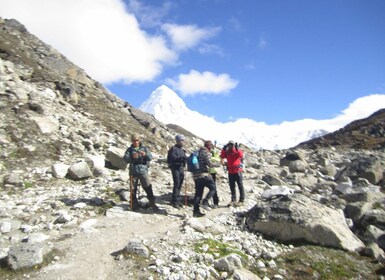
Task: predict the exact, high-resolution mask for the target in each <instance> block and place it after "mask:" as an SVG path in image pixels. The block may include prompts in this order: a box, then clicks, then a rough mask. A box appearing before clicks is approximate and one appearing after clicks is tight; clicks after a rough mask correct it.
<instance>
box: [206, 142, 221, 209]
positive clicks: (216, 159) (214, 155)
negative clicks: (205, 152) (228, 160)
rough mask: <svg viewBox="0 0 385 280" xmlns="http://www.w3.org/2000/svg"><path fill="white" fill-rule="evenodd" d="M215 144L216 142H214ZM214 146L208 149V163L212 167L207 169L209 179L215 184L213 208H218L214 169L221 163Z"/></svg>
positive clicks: (215, 172)
mask: <svg viewBox="0 0 385 280" xmlns="http://www.w3.org/2000/svg"><path fill="white" fill-rule="evenodd" d="M214 143H216V142H214ZM215 146H216V145H215V144H214V145H213V146H212V147H210V149H209V151H210V153H211V158H210V161H211V163H212V165H213V166H214V167H210V168H209V173H210V175H211V177H212V178H213V181H214V184H215V194H214V196H213V208H218V207H219V197H218V188H217V170H216V168H215V167H219V166H220V163H221V158H220V156H219V153H218V152H217V151H216V150H215Z"/></svg>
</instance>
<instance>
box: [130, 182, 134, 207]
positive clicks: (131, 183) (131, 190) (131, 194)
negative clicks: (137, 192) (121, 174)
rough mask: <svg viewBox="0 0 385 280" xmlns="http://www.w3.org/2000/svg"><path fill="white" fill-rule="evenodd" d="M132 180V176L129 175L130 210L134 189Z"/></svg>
mask: <svg viewBox="0 0 385 280" xmlns="http://www.w3.org/2000/svg"><path fill="white" fill-rule="evenodd" d="M133 181H134V178H133V176H132V175H130V209H131V211H132V203H133V202H132V201H133V192H134V190H133V183H134V182H133Z"/></svg>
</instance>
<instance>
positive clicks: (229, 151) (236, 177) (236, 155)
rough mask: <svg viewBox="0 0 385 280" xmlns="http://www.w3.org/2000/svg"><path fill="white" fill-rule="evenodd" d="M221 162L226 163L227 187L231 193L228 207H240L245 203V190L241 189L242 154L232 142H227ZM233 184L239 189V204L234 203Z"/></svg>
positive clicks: (222, 152) (234, 192)
mask: <svg viewBox="0 0 385 280" xmlns="http://www.w3.org/2000/svg"><path fill="white" fill-rule="evenodd" d="M220 156H221V158H222V160H224V159H226V161H227V172H228V174H229V175H228V176H229V177H228V178H229V185H230V191H231V202H230V204H229V206H236V205H242V204H243V203H244V201H245V190H244V188H243V176H242V171H243V170H242V160H243V152H242V150H241V149H239V148H238V145H237V144H234V141H229V143H228V144H227V145H225V146H224V147H223V149H222V151H221V155H220ZM235 183H237V185H238V189H239V202H238V203H237V201H236V191H235Z"/></svg>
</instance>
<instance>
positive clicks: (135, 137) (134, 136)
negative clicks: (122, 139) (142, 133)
mask: <svg viewBox="0 0 385 280" xmlns="http://www.w3.org/2000/svg"><path fill="white" fill-rule="evenodd" d="M139 139H140V137H139V134H137V133H134V134H132V135H131V141H134V140H139Z"/></svg>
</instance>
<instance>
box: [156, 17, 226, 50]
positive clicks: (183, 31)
mask: <svg viewBox="0 0 385 280" xmlns="http://www.w3.org/2000/svg"><path fill="white" fill-rule="evenodd" d="M162 30H163V31H164V32H166V34H167V35H168V36H169V37H170V39H171V42H172V44H173V46H174V48H175V49H177V50H186V49H190V48H193V47H195V46H197V45H198V44H199V43H201V42H202V41H204V40H207V39H209V38H211V37H213V36H215V35H216V34H218V32H219V31H220V28H206V29H205V28H199V27H197V26H196V25H177V24H171V23H167V24H164V25H163V26H162Z"/></svg>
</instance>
